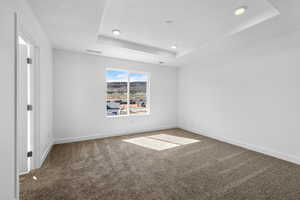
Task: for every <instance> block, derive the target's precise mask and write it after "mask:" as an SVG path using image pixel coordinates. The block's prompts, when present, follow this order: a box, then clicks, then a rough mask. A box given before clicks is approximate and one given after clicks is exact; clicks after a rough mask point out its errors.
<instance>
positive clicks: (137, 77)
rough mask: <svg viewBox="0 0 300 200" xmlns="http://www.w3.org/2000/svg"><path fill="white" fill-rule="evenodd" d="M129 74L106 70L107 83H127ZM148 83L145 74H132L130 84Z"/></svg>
mask: <svg viewBox="0 0 300 200" xmlns="http://www.w3.org/2000/svg"><path fill="white" fill-rule="evenodd" d="M128 75H129V73H128V72H124V71H118V70H106V82H127V81H128ZM136 81H147V74H145V73H130V82H136Z"/></svg>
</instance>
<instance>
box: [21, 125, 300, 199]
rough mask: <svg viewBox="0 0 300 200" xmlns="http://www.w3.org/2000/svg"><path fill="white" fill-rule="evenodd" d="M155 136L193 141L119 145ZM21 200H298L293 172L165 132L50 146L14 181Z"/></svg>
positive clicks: (298, 179) (298, 170)
mask: <svg viewBox="0 0 300 200" xmlns="http://www.w3.org/2000/svg"><path fill="white" fill-rule="evenodd" d="M162 133H163V134H170V135H175V136H182V137H187V138H195V139H198V140H201V141H200V142H197V143H193V144H188V145H182V146H178V147H175V148H171V149H167V150H163V151H156V150H151V149H148V148H144V147H141V146H138V145H135V144H131V143H127V142H124V141H123V140H124V139H129V138H134V137H140V136H149V135H154V134H162ZM33 176H36V178H37V180H34V179H33V178H32V177H33ZM21 199H22V200H71V199H72V200H73V199H74V200H75V199H76V200H208V199H209V200H262V199H264V200H299V199H300V166H298V165H294V164H292V163H288V162H285V161H282V160H278V159H275V158H271V157H268V156H265V155H262V154H259V153H255V152H251V151H249V150H246V149H242V148H239V147H236V146H232V145H229V144H226V143H222V142H219V141H216V140H213V139H209V138H207V137H203V136H200V135H196V134H193V133H190V132H186V131H183V130H180V129H172V130H164V131H157V132H148V133H141V134H135V135H130V136H122V137H113V138H107V139H98V140H91V141H85V142H76V143H69V144H61V145H55V146H54V147H53V149H52V151H51V152H50V154H49V156H48V158H47V160H46V161H45V163H44V165H43V167H42V168H41V169H37V170H34V171H32V172H31V173H30V174H27V175H24V176H22V177H21Z"/></svg>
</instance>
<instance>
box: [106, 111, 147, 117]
mask: <svg viewBox="0 0 300 200" xmlns="http://www.w3.org/2000/svg"><path fill="white" fill-rule="evenodd" d="M148 115H150V113H149V112H148V113H143V114H130V115H112V116H107V115H106V116H105V117H106V118H123V117H138V116H148Z"/></svg>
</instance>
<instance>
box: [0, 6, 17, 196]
mask: <svg viewBox="0 0 300 200" xmlns="http://www.w3.org/2000/svg"><path fill="white" fill-rule="evenodd" d="M0 24H1V31H0V43H1V45H0V61H1V73H0V91H1V98H0V103H1V105H2V108H1V112H0V121H1V123H0V133H1V134H0V141H1V145H0V152H1V154H2V155H3V156H2V158H1V165H0V177H1V179H0V188H3V189H1V190H0V199H8V200H12V199H13V198H14V196H15V195H14V194H15V192H14V191H15V187H14V186H15V138H14V136H15V123H14V122H15V114H14V112H15V101H14V99H15V94H14V87H15V80H14V77H15V76H14V72H15V70H14V69H15V58H14V56H15V52H14V51H15V49H14V13H13V12H12V11H11V10H9V9H6V8H3V7H1V4H0Z"/></svg>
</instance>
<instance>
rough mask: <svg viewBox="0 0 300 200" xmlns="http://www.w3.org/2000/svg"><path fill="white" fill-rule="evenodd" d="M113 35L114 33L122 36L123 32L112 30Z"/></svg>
mask: <svg viewBox="0 0 300 200" xmlns="http://www.w3.org/2000/svg"><path fill="white" fill-rule="evenodd" d="M112 33H113V34H114V35H120V34H121V31H120V30H118V29H114V30H112Z"/></svg>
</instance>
